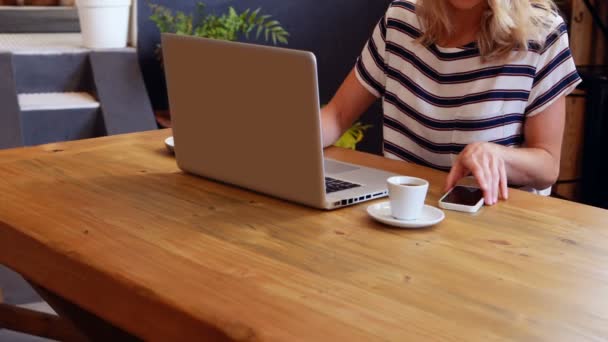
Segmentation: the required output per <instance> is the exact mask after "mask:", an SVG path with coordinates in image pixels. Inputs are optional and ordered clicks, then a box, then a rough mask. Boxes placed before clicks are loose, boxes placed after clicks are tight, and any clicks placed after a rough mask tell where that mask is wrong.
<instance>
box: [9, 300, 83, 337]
mask: <svg viewBox="0 0 608 342" xmlns="http://www.w3.org/2000/svg"><path fill="white" fill-rule="evenodd" d="M0 328H5V329H9V330H13V331H18V332H21V333H26V334H30V335H34V336H40V337H45V338H50V339H53V340H59V341H68V342H71V341H74V342H81V341H89V339H88V338H87V337H86V336H85V335H83V334H81V333H80V332H79V331H78V330H77V329H76V328H75V327H74V326H73V325H72V324H71V323H70V322H68V321H66V320H64V319H63V318H61V317H59V316H56V315H51V314H47V313H43V312H38V311H34V310H29V309H24V308H20V307H18V306H14V305H9V304H3V303H0Z"/></svg>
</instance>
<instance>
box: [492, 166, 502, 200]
mask: <svg viewBox="0 0 608 342" xmlns="http://www.w3.org/2000/svg"><path fill="white" fill-rule="evenodd" d="M499 169H500V161H498V160H497V159H496V158H495V157H492V159H491V160H490V171H491V173H492V180H491V181H492V183H491V184H492V204H496V203H498V194H499V188H500V171H499Z"/></svg>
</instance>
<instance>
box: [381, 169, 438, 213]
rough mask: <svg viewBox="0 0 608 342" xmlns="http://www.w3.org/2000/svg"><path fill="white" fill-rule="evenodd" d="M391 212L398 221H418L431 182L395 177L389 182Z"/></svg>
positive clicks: (414, 178)
mask: <svg viewBox="0 0 608 342" xmlns="http://www.w3.org/2000/svg"><path fill="white" fill-rule="evenodd" d="M387 183H388V195H389V198H390V202H391V212H392V215H393V217H394V218H396V219H398V220H408V221H410V220H416V219H417V218H419V217H420V213H421V212H422V208H423V207H424V200H425V199H426V193H427V191H428V190H429V182H427V181H426V180H424V179H422V178H416V177H407V176H395V177H391V178H389V179H388V180H387Z"/></svg>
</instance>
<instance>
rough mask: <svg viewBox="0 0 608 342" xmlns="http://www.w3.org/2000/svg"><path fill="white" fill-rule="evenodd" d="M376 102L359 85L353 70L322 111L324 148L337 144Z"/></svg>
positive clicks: (373, 97) (374, 98) (372, 96)
mask: <svg viewBox="0 0 608 342" xmlns="http://www.w3.org/2000/svg"><path fill="white" fill-rule="evenodd" d="M375 100H376V97H375V96H374V95H372V94H371V93H370V92H369V91H367V89H365V88H364V87H363V86H362V85H361V83H359V80H357V76H356V75H355V71H354V69H353V70H352V71H351V72H350V73H349V74H348V76H347V77H346V79H345V80H344V82H343V83H342V85H341V86H340V88H339V89H338V91H337V92H336V95H335V96H334V97H333V99H332V100H331V101H330V102H329V104H328V105H327V106H325V107H324V108H323V109H322V110H321V125H322V128H323V146H324V147H327V146H330V145H332V144H333V143H335V142H336V141H337V140H338V139H339V138H340V136H342V134H343V133H344V132H345V131H346V130H347V129H348V128H349V127H350V126H351V125H352V124H353V122H354V121H355V120H356V119H357V118H358V117H359V116H360V115H361V113H363V112H364V111H365V110H366V109H367V108H368V107H369V106H370V105H371V104H372V103H373V102H374V101H375Z"/></svg>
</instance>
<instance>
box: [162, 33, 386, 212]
mask: <svg viewBox="0 0 608 342" xmlns="http://www.w3.org/2000/svg"><path fill="white" fill-rule="evenodd" d="M162 50H163V56H164V67H165V74H166V78H167V86H168V91H169V102H170V107H171V117H172V125H173V134H174V138H175V154H176V159H177V164H178V166H179V167H180V168H181V169H182V170H184V171H186V172H189V173H193V174H196V175H200V176H203V177H206V178H210V179H213V180H217V181H221V182H224V183H228V184H232V185H236V186H239V187H243V188H246V189H250V190H254V191H257V192H261V193H264V194H268V195H271V196H275V197H278V198H281V199H285V200H289V201H293V202H297V203H301V204H305V205H308V206H312V207H316V208H322V209H333V208H338V207H342V206H347V205H351V204H354V203H359V202H363V201H367V200H370V199H375V198H379V197H383V196H386V195H387V188H386V179H387V178H388V177H390V176H392V175H393V174H391V173H388V172H384V171H381V170H376V169H370V168H366V167H362V166H358V165H352V164H347V163H341V162H338V161H335V160H329V159H326V160H324V158H323V146H322V140H321V123H320V115H319V113H320V106H319V92H318V84H317V67H316V59H315V56H314V55H313V54H312V53H310V52H304V51H295V50H289V49H281V48H274V47H266V46H259V45H250V44H242V43H233V42H225V41H218V40H209V39H202V38H194V37H187V36H177V35H172V34H164V35H163V37H162Z"/></svg>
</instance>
